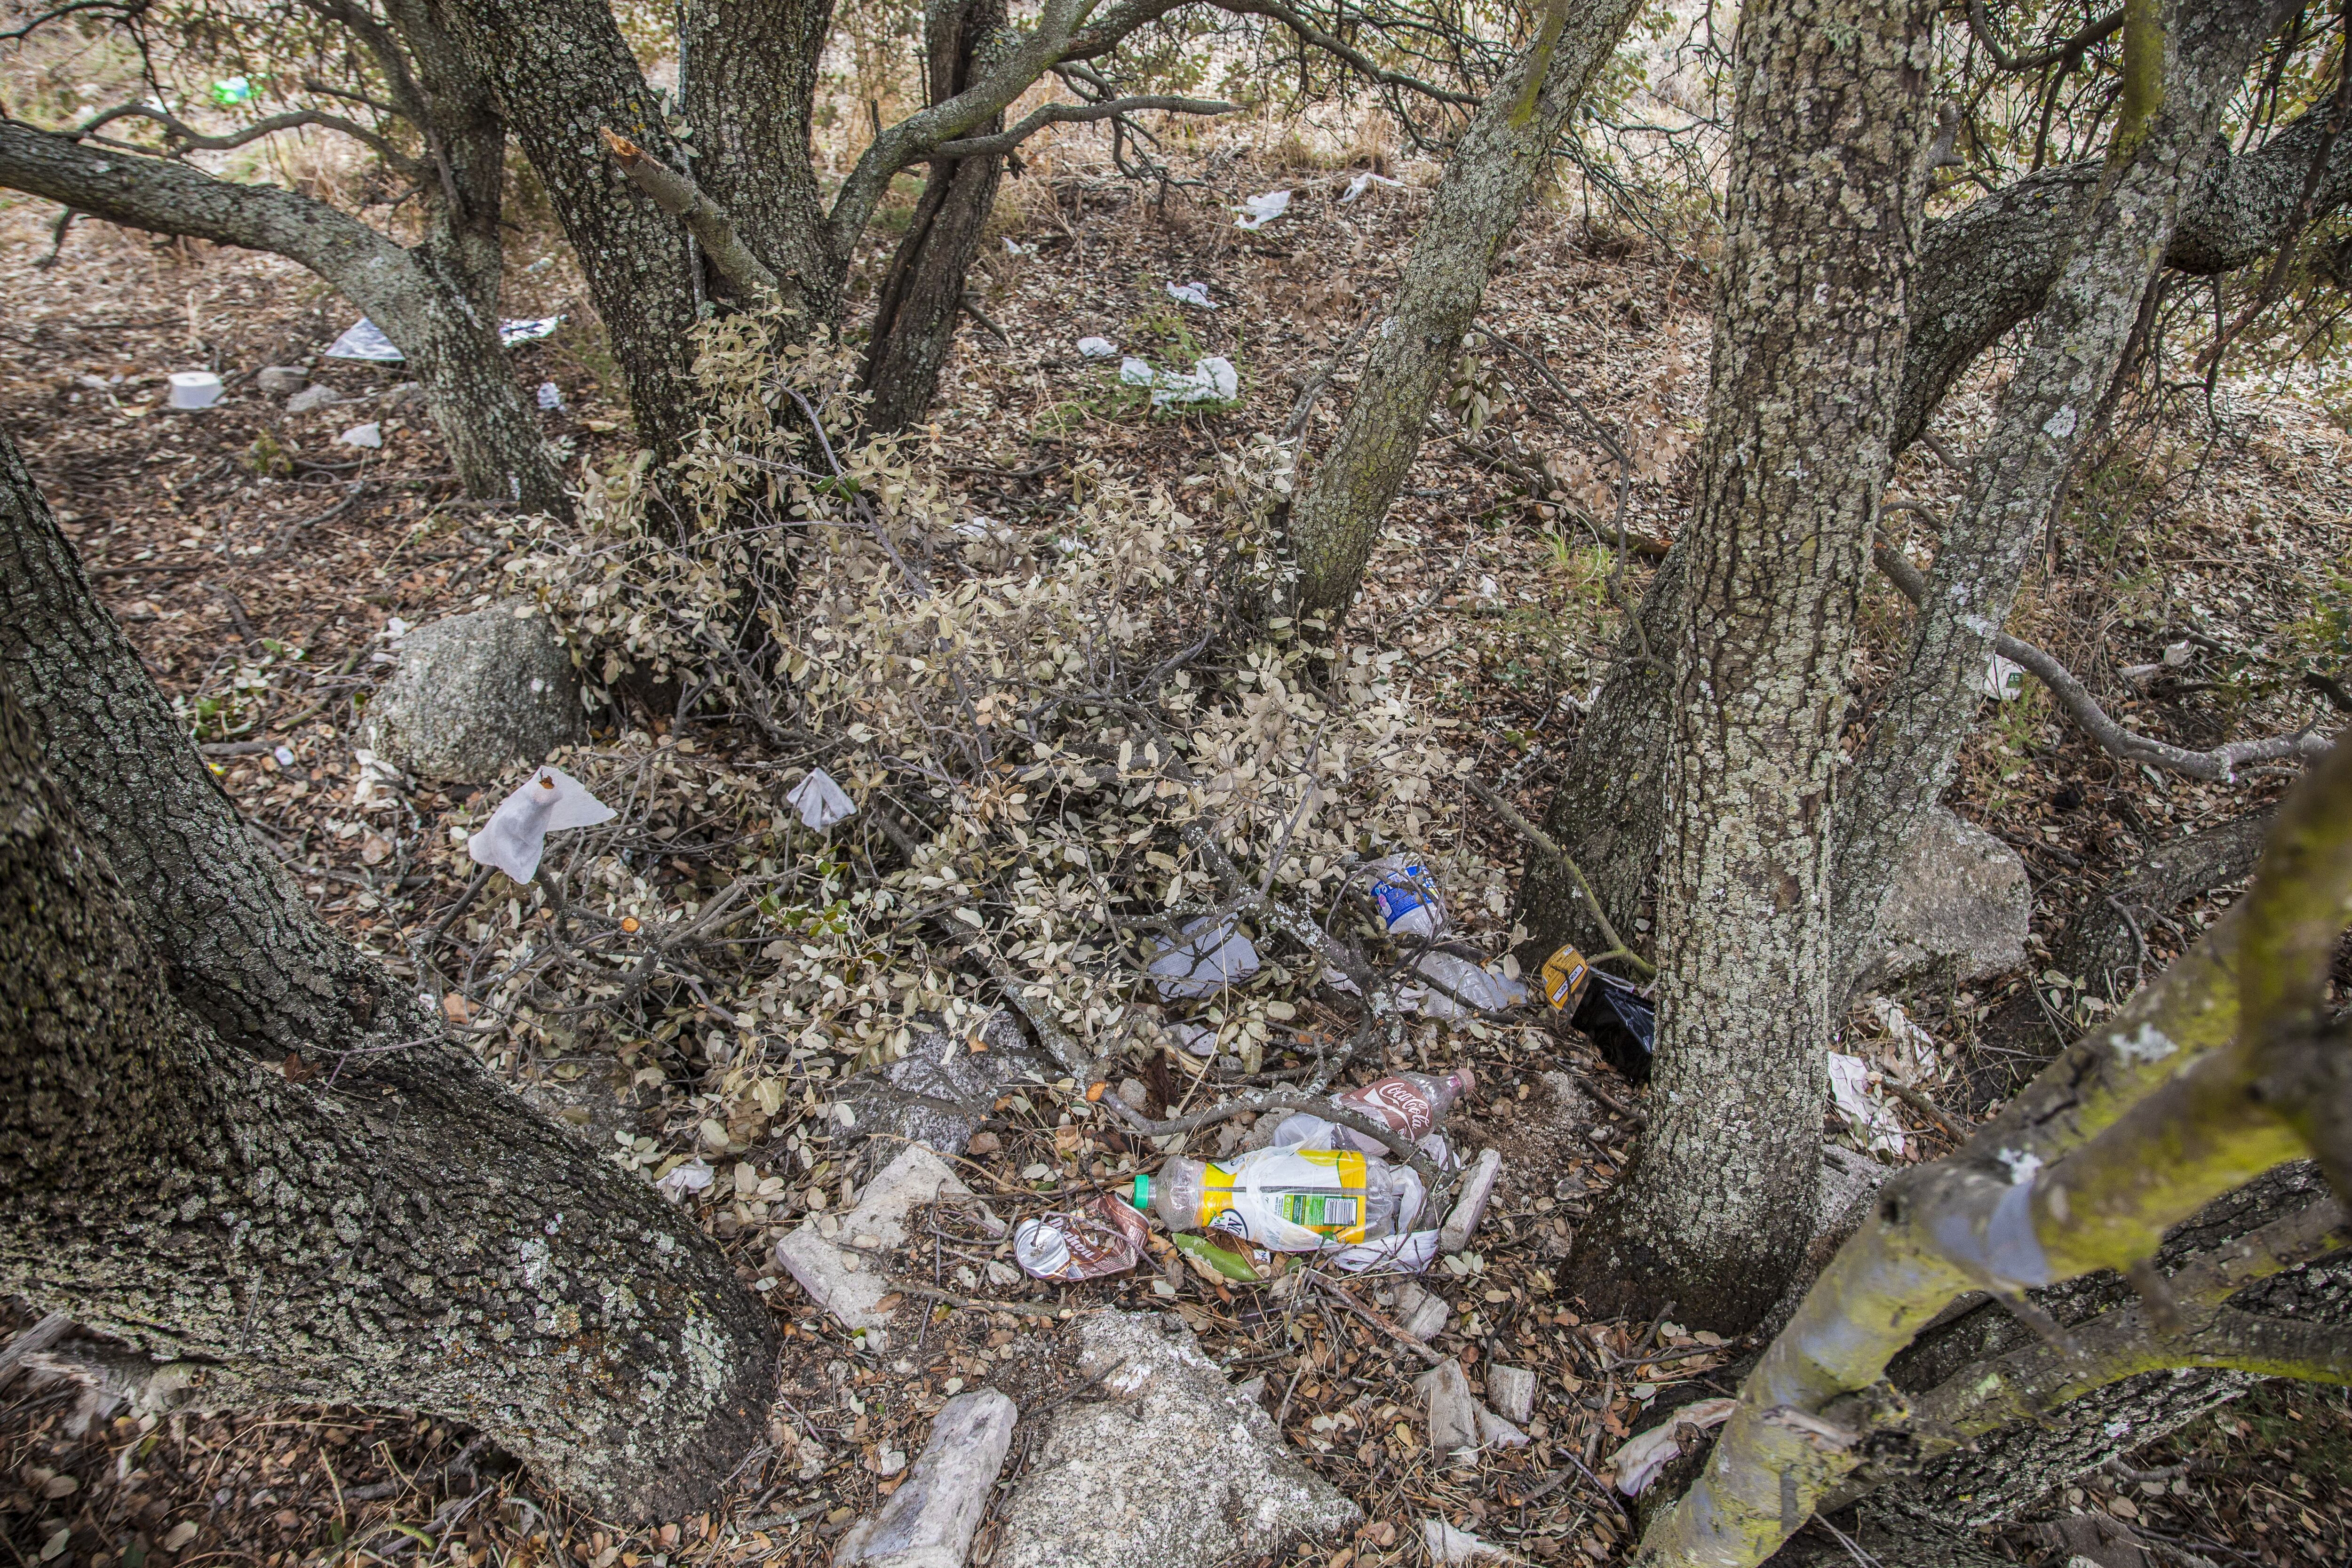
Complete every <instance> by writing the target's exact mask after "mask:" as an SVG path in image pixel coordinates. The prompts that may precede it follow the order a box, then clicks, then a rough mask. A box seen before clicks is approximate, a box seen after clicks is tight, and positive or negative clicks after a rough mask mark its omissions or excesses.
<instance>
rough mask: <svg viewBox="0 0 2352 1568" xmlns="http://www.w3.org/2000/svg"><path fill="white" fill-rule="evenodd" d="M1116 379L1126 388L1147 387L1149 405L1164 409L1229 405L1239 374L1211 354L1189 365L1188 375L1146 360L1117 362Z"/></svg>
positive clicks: (1238, 389) (1236, 392)
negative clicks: (1193, 405)
mask: <svg viewBox="0 0 2352 1568" xmlns="http://www.w3.org/2000/svg"><path fill="white" fill-rule="evenodd" d="M1118 379H1119V380H1120V381H1122V382H1124V383H1125V384H1128V385H1129V386H1148V387H1150V388H1151V405H1152V406H1153V407H1154V408H1166V407H1168V406H1170V405H1178V404H1188V403H1231V402H1232V401H1234V399H1235V398H1237V397H1239V396H1240V395H1241V391H1242V378H1241V373H1240V372H1239V371H1236V370H1235V369H1234V362H1233V361H1231V360H1229V359H1226V358H1223V356H1222V355H1218V354H1211V355H1210V356H1209V357H1208V358H1206V359H1198V360H1194V361H1193V362H1192V372H1191V374H1185V373H1183V372H1181V371H1173V370H1161V369H1160V368H1159V367H1158V366H1157V365H1154V364H1153V363H1151V362H1150V361H1149V360H1140V359H1134V358H1131V357H1130V358H1128V359H1123V360H1121V361H1119V362H1118Z"/></svg>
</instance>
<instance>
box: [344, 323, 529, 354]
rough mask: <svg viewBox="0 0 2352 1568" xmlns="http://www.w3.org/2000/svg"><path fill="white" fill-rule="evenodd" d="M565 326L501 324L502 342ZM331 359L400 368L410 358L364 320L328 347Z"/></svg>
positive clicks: (512, 342)
mask: <svg viewBox="0 0 2352 1568" xmlns="http://www.w3.org/2000/svg"><path fill="white" fill-rule="evenodd" d="M562 324H563V318H562V317H561V316H540V317H537V318H527V319H524V320H520V321H501V322H499V342H501V343H503V344H505V345H506V346H507V347H508V348H512V347H514V346H515V344H517V343H529V342H538V341H539V340H540V339H541V338H544V337H548V336H550V335H551V334H552V333H553V332H554V331H555V329H556V328H558V327H560V326H562ZM327 357H328V358H329V359H355V360H365V361H367V362H368V363H373V364H396V363H399V362H400V361H402V360H404V359H406V358H407V357H408V356H407V355H406V354H404V353H401V352H400V350H399V349H398V348H396V347H395V346H394V344H393V341H392V340H391V339H390V338H387V337H385V336H384V335H383V328H381V327H379V326H377V325H376V324H375V323H374V322H373V321H369V320H368V319H367V318H366V317H365V316H362V317H361V318H360V319H359V320H358V321H354V322H352V325H351V327H350V328H349V329H348V330H347V331H345V332H344V333H343V335H342V336H341V337H340V338H337V339H336V340H335V341H334V342H331V343H330V344H328V345H327Z"/></svg>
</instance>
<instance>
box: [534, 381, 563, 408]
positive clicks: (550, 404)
mask: <svg viewBox="0 0 2352 1568" xmlns="http://www.w3.org/2000/svg"><path fill="white" fill-rule="evenodd" d="M539 405H540V407H541V408H543V409H545V410H547V411H548V412H549V413H551V414H552V413H555V412H556V411H557V410H559V409H561V408H562V406H563V389H562V387H560V386H558V385H556V384H555V383H553V382H551V381H542V382H541V383H540V384H539Z"/></svg>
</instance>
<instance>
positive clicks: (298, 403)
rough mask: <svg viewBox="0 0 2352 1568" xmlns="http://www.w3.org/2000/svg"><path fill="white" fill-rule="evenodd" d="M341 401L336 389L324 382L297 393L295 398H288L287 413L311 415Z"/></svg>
mask: <svg viewBox="0 0 2352 1568" xmlns="http://www.w3.org/2000/svg"><path fill="white" fill-rule="evenodd" d="M341 401H342V399H341V398H340V397H338V396H336V395H335V389H334V388H333V387H331V386H329V385H327V384H325V383H324V382H320V383H319V384H316V385H313V386H306V387H304V388H303V389H302V390H301V391H299V392H298V393H296V394H295V395H293V396H291V397H289V398H288V399H287V400H286V412H287V413H289V414H309V413H311V412H313V411H314V410H317V409H320V408H331V407H332V406H334V405H336V404H338V403H341Z"/></svg>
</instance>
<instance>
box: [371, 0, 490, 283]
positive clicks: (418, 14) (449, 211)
mask: <svg viewBox="0 0 2352 1568" xmlns="http://www.w3.org/2000/svg"><path fill="white" fill-rule="evenodd" d="M384 13H385V15H386V16H389V17H390V18H391V20H392V32H393V34H394V35H395V36H396V37H397V38H398V41H399V42H398V47H392V40H391V38H388V37H387V38H379V37H377V36H376V34H377V33H378V32H379V31H381V29H378V28H377V27H376V25H375V24H374V23H373V20H371V19H369V18H367V17H366V16H364V14H363V13H359V12H356V11H354V12H347V13H344V14H343V16H342V21H343V26H345V27H346V28H352V29H353V30H355V31H359V32H360V35H361V39H362V42H363V43H365V44H366V45H368V47H370V49H371V52H373V54H374V55H375V57H376V60H377V63H378V65H379V67H380V68H382V69H383V73H384V75H385V76H386V77H387V78H389V79H392V80H393V82H394V100H395V102H397V103H399V104H400V105H401V106H402V107H403V108H404V109H407V110H409V112H410V113H411V114H412V117H413V118H414V119H415V121H416V122H417V124H418V125H419V126H420V127H421V128H422V129H423V131H424V132H425V161H426V163H429V164H430V165H431V172H430V174H428V176H427V180H428V193H429V194H428V196H427V200H428V201H429V202H430V203H431V204H432V210H433V213H434V216H433V220H432V222H431V223H430V224H428V225H427V226H426V229H425V237H424V239H423V241H422V243H421V245H420V247H419V248H421V249H422V250H423V251H424V252H425V255H426V256H428V257H430V258H432V260H433V261H434V262H435V264H436V265H437V266H438V267H439V268H441V269H442V271H443V272H444V273H445V274H446V275H447V276H449V277H451V278H454V279H457V287H458V288H459V289H461V290H462V291H463V292H464V294H465V296H466V298H467V300H470V301H471V302H472V304H473V307H474V311H475V314H476V315H478V316H479V317H480V318H481V319H482V320H484V321H494V320H496V319H497V317H498V313H499V289H500V284H501V282H502V275H503V273H504V272H505V270H506V237H505V236H504V235H503V234H501V233H500V232H499V212H500V208H501V207H502V205H504V201H505V195H506V178H507V159H506V153H507V127H506V121H503V120H501V119H499V110H498V100H497V99H496V97H495V96H494V95H493V94H492V93H491V91H490V86H489V83H488V82H487V81H485V80H483V79H482V76H481V73H480V72H478V71H477V70H475V69H474V68H473V66H472V64H471V62H469V61H468V60H467V58H466V56H465V51H464V50H463V49H461V48H459V47H457V39H456V38H455V37H452V36H451V35H450V33H449V31H448V29H447V28H446V27H444V26H441V23H440V19H439V18H438V17H437V16H435V14H434V11H433V6H432V3H431V0H386V4H385V5H384ZM403 50H404V51H405V53H406V56H407V59H406V60H404V59H403V58H401V52H402V51H403ZM409 60H413V61H414V62H415V72H414V73H413V74H412V73H411V72H410V71H409V70H408V68H407V65H408V61H409ZM410 100H413V102H414V107H413V109H411V108H410V107H409V105H410Z"/></svg>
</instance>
